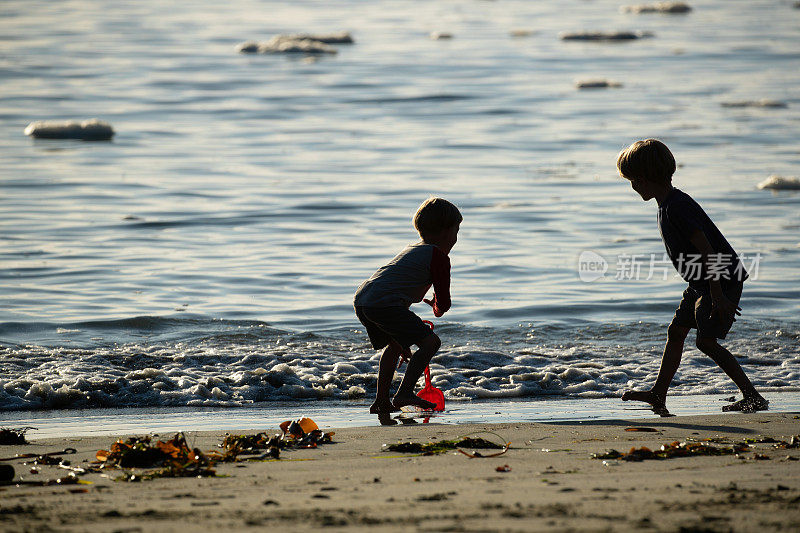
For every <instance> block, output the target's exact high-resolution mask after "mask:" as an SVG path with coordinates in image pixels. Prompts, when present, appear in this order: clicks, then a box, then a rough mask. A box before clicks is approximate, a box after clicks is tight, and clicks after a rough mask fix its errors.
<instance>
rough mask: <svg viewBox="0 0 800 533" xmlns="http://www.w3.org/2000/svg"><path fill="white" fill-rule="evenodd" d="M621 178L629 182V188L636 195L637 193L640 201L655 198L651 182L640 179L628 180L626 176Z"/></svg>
mask: <svg viewBox="0 0 800 533" xmlns="http://www.w3.org/2000/svg"><path fill="white" fill-rule="evenodd" d="M622 177H623V178H625V179H626V180H628V181H630V182H631V188H632V189H633V190H634V191H636V192H637V193H639V196H641V197H642V200H644V201H645V202H647V201H648V200H652V199H653V198H655V193H654V191H653V186H652V185H653V183H652V182H650V181H647V180H645V179H642V178H629V177H628V176H622Z"/></svg>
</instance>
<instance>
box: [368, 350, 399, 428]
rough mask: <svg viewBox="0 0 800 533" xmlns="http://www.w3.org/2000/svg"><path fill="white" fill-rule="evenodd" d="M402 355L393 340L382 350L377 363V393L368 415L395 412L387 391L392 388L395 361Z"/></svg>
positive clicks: (395, 366) (395, 409)
mask: <svg viewBox="0 0 800 533" xmlns="http://www.w3.org/2000/svg"><path fill="white" fill-rule="evenodd" d="M402 353H403V347H402V346H400V344H399V343H398V342H397V341H394V340H393V341H391V342H390V343H389V344H388V345H387V346H386V348H384V349H383V353H382V354H381V359H380V362H379V363H378V391H377V393H376V394H375V402H374V403H373V404H372V405H371V406H370V408H369V412H370V413H372V414H380V413H387V412H390V411H397V408H396V407H394V406H392V402H391V400H390V398H389V389H390V387H391V386H392V378H394V372H395V369H396V368H397V360H398V359H399V358H400V354H402Z"/></svg>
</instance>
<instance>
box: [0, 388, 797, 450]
mask: <svg viewBox="0 0 800 533" xmlns="http://www.w3.org/2000/svg"><path fill="white" fill-rule="evenodd" d="M764 394H765V397H766V398H767V399H768V400H770V410H769V411H768V412H769V413H782V412H794V411H798V412H800V392H793V391H791V392H766V393H764ZM732 395H733V393H719V394H696V395H686V396H678V395H671V396H669V398H668V401H667V407H668V408H669V409H670V412H671V413H672V414H675V415H679V416H699V415H714V414H718V413H721V412H722V411H721V408H722V405H724V404H725V403H730V402H729V401H728V400H729V399H730V397H731V396H732ZM369 404H370V401H369V400H368V399H362V400H350V401H324V400H313V401H301V402H264V403H260V404H253V405H250V406H237V407H212V408H209V407H122V408H113V407H108V408H91V409H68V410H51V411H44V410H43V411H5V412H0V427H24V426H28V427H34V428H36V429H35V430H31V431H30V432H29V433H28V437H29V438H33V439H42V438H51V437H72V436H93V435H97V436H100V435H119V434H133V433H148V432H156V433H167V432H173V433H174V432H178V431H185V430H187V428H188V429H191V430H193V431H218V430H220V431H242V430H247V429H251V428H256V427H277V424H279V423H280V422H281V421H283V420H286V419H289V418H299V417H301V416H307V417H310V418H313V419H314V420H315V421H317V423H318V424H319V425H320V426H325V427H337V428H344V427H372V426H379V425H380V423H379V421H378V419H377V417H376V416H375V415H371V414H369V412H368V411H369ZM397 415H398V414H394V415H393V416H397ZM404 416H408V415H404ZM411 416H412V417H414V418H417V419H419V420H424V419H423V417H421V416H414V415H411ZM652 416H653V413H652V411H651V410H650V409H647V406H646V405H645V404H643V403H641V402H623V401H621V400H620V399H619V398H565V397H559V396H547V397H535V398H519V399H517V398H509V399H500V400H469V401H456V400H447V401H446V411H445V412H444V413H437V414H435V415H433V416H431V417H430V418H429V422H432V423H438V424H448V425H454V424H469V423H481V424H501V423H507V422H518V423H529V422H543V423H546V422H553V421H559V422H561V421H580V420H609V419H615V418H630V419H643V418H648V417H652Z"/></svg>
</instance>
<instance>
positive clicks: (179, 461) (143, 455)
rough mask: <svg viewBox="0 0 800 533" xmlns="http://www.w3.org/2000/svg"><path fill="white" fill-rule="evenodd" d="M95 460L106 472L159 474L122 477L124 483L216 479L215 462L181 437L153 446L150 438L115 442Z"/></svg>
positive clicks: (180, 434) (99, 453)
mask: <svg viewBox="0 0 800 533" xmlns="http://www.w3.org/2000/svg"><path fill="white" fill-rule="evenodd" d="M96 457H97V460H98V461H99V462H101V463H103V467H106V468H114V467H116V468H122V469H127V468H142V469H149V468H157V469H158V470H156V471H153V472H148V473H145V474H142V475H141V476H136V475H135V474H131V473H127V472H126V473H125V475H124V476H123V479H125V480H126V481H138V480H139V479H152V478H157V477H210V476H215V475H216V471H215V470H214V469H213V467H214V464H215V461H214V460H213V459H211V458H210V457H209V456H207V455H206V454H204V453H203V452H201V451H200V449H199V448H191V447H189V445H188V444H187V443H186V438H185V437H184V436H183V434H182V433H178V434H177V435H175V437H173V438H172V439H170V440H168V441H166V442H164V441H160V440H159V441H157V442H156V443H155V444H153V443H152V440H151V439H150V437H149V436H145V437H131V438H129V439H128V440H127V441H123V440H118V441H117V442H115V443H114V444H112V445H111V448H110V449H109V450H100V451H98V452H97V454H96Z"/></svg>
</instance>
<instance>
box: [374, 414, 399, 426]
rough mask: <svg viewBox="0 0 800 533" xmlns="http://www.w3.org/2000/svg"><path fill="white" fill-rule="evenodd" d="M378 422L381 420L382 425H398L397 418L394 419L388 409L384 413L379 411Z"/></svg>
mask: <svg viewBox="0 0 800 533" xmlns="http://www.w3.org/2000/svg"><path fill="white" fill-rule="evenodd" d="M378 422H380V423H381V425H382V426H396V425H397V420H395V419H393V418H392V417H391V415H390V414H389V412H388V411H384V412H382V413H378Z"/></svg>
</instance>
